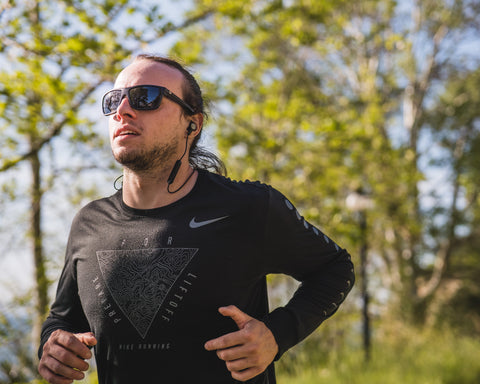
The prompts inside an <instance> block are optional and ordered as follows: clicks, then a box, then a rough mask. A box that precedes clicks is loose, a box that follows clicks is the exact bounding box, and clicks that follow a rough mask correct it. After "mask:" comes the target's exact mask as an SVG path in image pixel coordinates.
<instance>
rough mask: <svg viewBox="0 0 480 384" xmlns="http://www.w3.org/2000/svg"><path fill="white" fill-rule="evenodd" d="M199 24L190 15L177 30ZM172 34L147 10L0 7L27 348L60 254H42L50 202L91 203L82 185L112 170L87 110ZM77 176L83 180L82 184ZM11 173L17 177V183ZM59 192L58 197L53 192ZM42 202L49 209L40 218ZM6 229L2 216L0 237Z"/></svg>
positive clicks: (0, 109) (5, 181)
mask: <svg viewBox="0 0 480 384" xmlns="http://www.w3.org/2000/svg"><path fill="white" fill-rule="evenodd" d="M202 17H205V14H194V15H192V18H191V19H185V20H183V23H185V24H187V25H188V24H191V23H194V22H196V21H197V20H201V19H202ZM181 27H182V25H176V24H175V23H173V22H172V21H171V20H169V19H167V18H165V17H164V15H163V9H162V8H161V7H159V6H158V5H157V4H155V2H151V1H136V0H130V1H129V0H121V1H110V0H105V1H97V0H88V1H75V0H68V1H57V0H54V1H41V0H34V1H29V0H19V1H7V2H3V3H2V5H1V6H0V63H1V69H0V174H1V180H0V182H1V184H2V187H1V189H0V206H3V205H7V202H12V201H15V200H16V201H17V202H19V203H20V204H25V201H26V205H24V207H25V214H23V217H22V222H24V221H27V222H28V229H27V230H26V232H24V233H22V234H20V235H17V236H18V237H20V238H21V240H20V241H19V242H22V244H28V243H27V241H25V240H26V239H27V240H29V241H30V248H31V252H32V261H33V265H34V272H35V278H34V284H35V289H34V291H33V298H34V303H35V304H34V305H35V310H36V312H35V315H33V319H34V323H33V328H34V334H35V336H34V339H35V340H38V339H39V330H40V325H41V323H42V322H43V320H44V318H45V316H46V314H47V311H48V306H49V303H50V297H49V288H50V285H51V281H50V280H49V275H48V272H49V271H50V270H51V266H52V265H53V264H54V262H55V260H59V259H60V257H61V255H62V253H63V252H62V249H64V248H63V247H54V246H51V248H52V249H53V252H49V248H50V246H49V245H46V241H45V237H46V236H47V235H48V234H49V231H51V232H56V231H55V229H52V228H51V227H47V225H51V220H49V219H50V218H53V221H58V220H59V216H56V215H57V214H58V213H59V209H61V206H62V205H61V204H59V201H62V202H63V201H65V200H67V198H68V197H71V198H72V200H76V201H77V203H78V202H81V201H83V199H84V198H85V196H86V194H87V193H90V194H91V195H94V196H98V192H97V191H96V189H95V185H94V184H93V185H92V183H91V181H90V180H88V179H92V178H93V177H94V176H95V173H94V171H95V170H96V171H97V172H98V170H101V171H103V175H104V176H103V177H105V173H106V172H107V171H108V169H109V167H110V166H111V164H112V161H111V160H106V159H105V158H103V157H102V155H100V154H99V153H97V152H96V151H95V149H100V150H102V151H104V153H105V154H108V153H109V151H106V150H105V147H106V140H105V138H106V135H102V134H99V133H98V130H97V125H96V124H97V123H96V121H95V120H96V118H97V117H100V114H99V113H95V112H92V104H93V102H96V101H97V100H98V98H99V97H100V91H102V87H104V86H106V85H107V84H108V83H111V82H112V81H113V79H114V76H116V74H117V73H118V72H119V71H120V70H121V69H122V67H123V65H124V63H125V61H126V60H129V59H130V58H131V56H132V55H133V54H134V53H138V52H139V51H140V50H142V49H143V48H145V47H146V46H147V44H149V43H158V41H159V39H161V38H162V37H164V36H166V35H167V34H168V33H170V32H174V31H176V30H177V29H178V28H181ZM95 108H97V110H98V109H99V108H98V106H96V107H95ZM99 159H100V160H101V161H99ZM99 164H103V165H99ZM85 171H86V172H88V175H89V176H90V177H89V178H86V177H83V178H82V177H81V176H82V173H83V174H86V172H85ZM27 172H28V173H27ZM18 173H20V174H21V175H22V176H23V177H20V179H21V182H18V183H16V182H15V179H17V178H18ZM72 179H73V181H72ZM85 180H87V182H86V185H85ZM62 183H66V184H67V185H66V187H65V188H68V189H69V190H68V191H67V192H65V190H61V189H59V187H63V186H62V185H61V184H62ZM79 184H80V186H78V185H79ZM72 187H73V188H72ZM76 189H78V192H80V193H81V194H82V196H81V197H80V198H79V197H78V196H76V195H75V191H76ZM59 193H62V194H64V196H65V198H62V196H59ZM47 202H50V204H51V206H49V207H48V208H49V209H44V208H45V207H46V203H47ZM52 207H53V208H52ZM70 210H71V207H70ZM4 217H5V220H3V219H4ZM68 218H70V220H71V218H72V214H71V213H70V212H69V214H68ZM60 219H61V217H60ZM14 220H17V218H16V217H8V220H7V217H6V216H2V222H1V226H2V232H3V229H6V228H8V227H10V226H13V224H14ZM61 224H63V226H65V225H69V221H68V222H67V223H61ZM61 224H60V226H61ZM57 225H58V224H57ZM25 226H26V225H25V224H23V225H22V228H23V227H25ZM18 228H19V229H21V228H20V227H18ZM64 236H65V234H64ZM49 240H50V239H49ZM62 244H65V239H63V242H62ZM6 251H7V252H11V251H12V250H11V249H10V247H8V249H7V248H6ZM22 251H23V252H25V245H24V247H23V249H22ZM3 253H4V252H2V254H3ZM2 361H3V360H2Z"/></svg>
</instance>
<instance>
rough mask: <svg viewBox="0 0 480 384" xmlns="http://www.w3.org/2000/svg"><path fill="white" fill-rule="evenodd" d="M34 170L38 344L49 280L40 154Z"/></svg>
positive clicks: (32, 161) (34, 159)
mask: <svg viewBox="0 0 480 384" xmlns="http://www.w3.org/2000/svg"><path fill="white" fill-rule="evenodd" d="M29 161H30V166H31V170H32V188H31V192H30V198H31V223H30V225H31V236H32V245H33V259H34V268H35V271H34V277H35V291H34V296H35V297H34V298H35V314H34V320H33V338H34V342H35V343H38V340H39V339H40V329H41V326H42V323H43V321H44V320H45V317H46V314H47V309H48V280H47V276H46V266H45V256H44V253H43V246H42V220H41V200H42V194H43V192H42V186H41V178H40V177H41V176H40V159H39V155H38V152H34V153H33V154H32V155H31V157H30V159H29Z"/></svg>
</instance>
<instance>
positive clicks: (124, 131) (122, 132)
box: [113, 127, 140, 138]
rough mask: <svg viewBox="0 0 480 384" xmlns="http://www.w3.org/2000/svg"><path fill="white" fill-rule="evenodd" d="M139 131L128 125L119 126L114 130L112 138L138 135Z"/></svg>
mask: <svg viewBox="0 0 480 384" xmlns="http://www.w3.org/2000/svg"><path fill="white" fill-rule="evenodd" d="M139 135H140V132H138V131H137V130H135V129H132V128H130V127H125V128H119V129H117V130H116V131H115V134H114V136H113V137H114V138H117V137H123V136H139Z"/></svg>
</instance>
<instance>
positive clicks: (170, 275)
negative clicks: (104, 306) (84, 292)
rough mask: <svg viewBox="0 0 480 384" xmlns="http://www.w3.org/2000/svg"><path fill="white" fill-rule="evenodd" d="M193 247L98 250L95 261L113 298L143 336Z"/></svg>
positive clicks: (193, 252)
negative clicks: (96, 260)
mask: <svg viewBox="0 0 480 384" xmlns="http://www.w3.org/2000/svg"><path fill="white" fill-rule="evenodd" d="M196 253H197V249H195V248H151V249H134V250H108V251H97V259H98V264H99V266H100V270H101V272H102V275H103V278H104V280H105V283H106V285H107V288H108V290H109V291H110V294H111V295H112V297H113V299H114V300H115V302H116V303H117V305H118V306H119V307H120V309H121V310H122V311H123V313H124V315H125V316H126V317H127V318H128V320H129V321H130V323H132V325H133V326H134V327H135V329H136V330H137V331H138V333H139V334H140V336H141V337H142V338H143V339H144V338H145V336H146V334H147V332H148V330H149V329H150V326H151V325H152V323H153V320H154V319H155V316H156V315H157V313H158V311H159V310H160V307H161V306H162V304H163V301H164V300H165V297H166V296H167V294H168V292H169V291H170V289H171V288H172V286H173V284H174V283H175V281H176V280H177V279H178V277H179V276H180V274H181V273H182V272H183V270H184V269H185V267H186V266H187V265H188V263H189V262H190V261H191V260H192V258H193V256H194V255H195V254H196Z"/></svg>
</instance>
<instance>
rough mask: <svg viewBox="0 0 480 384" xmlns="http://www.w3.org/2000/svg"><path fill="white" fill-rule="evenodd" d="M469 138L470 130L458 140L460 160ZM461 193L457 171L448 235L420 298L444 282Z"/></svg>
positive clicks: (457, 147) (458, 156) (457, 148)
mask: <svg viewBox="0 0 480 384" xmlns="http://www.w3.org/2000/svg"><path fill="white" fill-rule="evenodd" d="M467 140H468V131H467V132H465V133H464V135H463V136H462V137H461V138H459V139H458V140H457V143H456V146H455V150H454V157H455V158H456V159H457V160H458V159H459V158H460V157H461V155H462V154H463V148H464V147H465V144H466V142H467ZM459 193H460V174H459V173H458V172H457V173H456V177H455V181H454V188H453V196H452V203H451V205H450V220H449V223H448V231H447V237H446V239H445V241H444V242H443V244H441V246H440V249H439V251H438V252H437V257H436V259H435V263H434V266H433V271H432V274H431V276H430V279H429V280H428V282H427V283H426V284H425V285H424V286H422V287H420V288H419V289H418V297H419V298H420V299H425V298H426V297H428V296H431V295H432V294H433V293H434V292H435V291H436V289H437V288H438V287H439V285H440V283H441V282H442V278H443V275H444V273H445V271H446V269H447V265H448V261H449V259H450V257H451V255H452V251H453V244H454V242H455V239H456V237H455V226H456V219H457V201H458V195H459Z"/></svg>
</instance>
